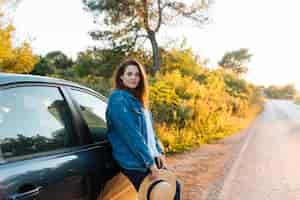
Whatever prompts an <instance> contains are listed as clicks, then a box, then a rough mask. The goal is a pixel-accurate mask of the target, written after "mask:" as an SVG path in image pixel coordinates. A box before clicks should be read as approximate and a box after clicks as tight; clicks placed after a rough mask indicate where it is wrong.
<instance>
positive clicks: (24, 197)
mask: <svg viewBox="0 0 300 200" xmlns="http://www.w3.org/2000/svg"><path fill="white" fill-rule="evenodd" d="M41 189H42V187H41V186H39V187H36V188H34V189H33V190H29V191H26V192H23V193H17V194H13V195H11V196H9V197H8V198H7V200H34V199H35V197H37V196H38V195H39V193H40V191H41Z"/></svg>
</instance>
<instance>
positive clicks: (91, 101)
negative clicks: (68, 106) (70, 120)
mask: <svg viewBox="0 0 300 200" xmlns="http://www.w3.org/2000/svg"><path fill="white" fill-rule="evenodd" d="M71 94H72V97H73V99H74V100H75V101H76V102H77V104H78V105H79V107H80V112H81V114H82V116H83V118H84V120H85V122H86V124H87V126H88V128H89V130H90V133H91V136H92V138H93V140H94V141H99V140H103V139H105V137H106V120H105V110H106V103H105V102H104V101H102V100H101V99H99V98H98V97H96V96H94V95H91V94H88V93H86V92H83V91H79V90H74V89H72V90H71Z"/></svg>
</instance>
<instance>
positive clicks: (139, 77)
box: [106, 60, 180, 200]
mask: <svg viewBox="0 0 300 200" xmlns="http://www.w3.org/2000/svg"><path fill="white" fill-rule="evenodd" d="M106 120H107V126H108V139H109V141H110V143H111V145H112V149H113V157H114V158H115V160H116V161H117V163H118V164H119V166H120V168H121V171H122V172H123V173H124V174H125V175H126V176H127V177H128V178H129V180H130V181H131V183H132V184H133V185H134V187H135V189H136V190H137V191H138V190H139V187H140V184H141V182H142V181H143V179H144V178H145V177H146V176H147V175H148V174H149V173H150V177H151V178H152V179H156V178H157V175H158V169H159V168H166V163H165V156H164V152H163V150H162V148H161V147H160V145H159V142H158V139H157V137H156V134H155V132H154V127H153V119H152V115H151V112H150V110H149V102H148V85H147V77H146V73H145V71H144V69H143V67H142V66H141V64H139V63H138V62H137V61H136V60H127V61H125V62H123V63H122V64H121V65H120V66H119V67H118V68H117V70H116V71H115V73H114V90H113V91H112V94H111V95H110V97H109V101H108V107H107V110H106ZM175 199H176V200H177V199H180V185H179V183H178V181H177V184H176V195H175Z"/></svg>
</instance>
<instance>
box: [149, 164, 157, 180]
mask: <svg viewBox="0 0 300 200" xmlns="http://www.w3.org/2000/svg"><path fill="white" fill-rule="evenodd" d="M149 169H150V179H151V180H155V179H157V178H158V168H157V167H156V165H155V164H153V165H151V166H150V168H149Z"/></svg>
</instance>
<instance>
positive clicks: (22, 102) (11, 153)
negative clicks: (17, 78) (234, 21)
mask: <svg viewBox="0 0 300 200" xmlns="http://www.w3.org/2000/svg"><path fill="white" fill-rule="evenodd" d="M0 133H1V134H0V147H1V151H0V152H1V154H2V157H3V158H4V159H5V160H14V159H22V158H26V157H28V156H33V155H39V154H42V153H45V152H53V151H54V152H55V151H57V150H60V149H63V148H66V147H70V146H72V144H73V143H74V140H72V133H73V128H72V124H71V119H70V112H69V109H68V106H67V105H66V102H65V100H64V98H63V96H62V95H61V93H60V91H59V89H58V88H56V87H42V86H32V87H27V86H26V87H15V88H8V89H2V90H0Z"/></svg>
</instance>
